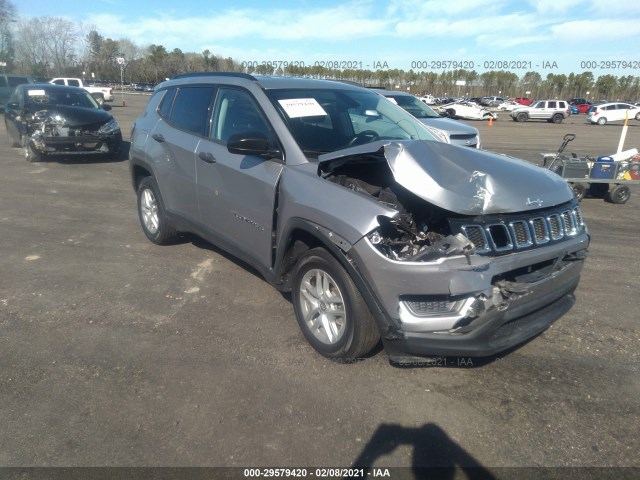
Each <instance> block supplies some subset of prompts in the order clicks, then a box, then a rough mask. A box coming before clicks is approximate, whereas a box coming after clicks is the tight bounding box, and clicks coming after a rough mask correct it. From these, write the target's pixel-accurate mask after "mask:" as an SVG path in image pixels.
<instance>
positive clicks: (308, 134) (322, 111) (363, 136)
mask: <svg viewBox="0 0 640 480" xmlns="http://www.w3.org/2000/svg"><path fill="white" fill-rule="evenodd" d="M267 94H268V95H269V97H270V99H271V102H272V103H273V104H274V105H275V107H276V109H278V111H279V112H280V115H281V116H282V118H283V119H284V121H285V123H286V124H287V126H288V127H289V130H290V132H291V134H292V135H293V136H294V138H295V139H296V141H297V142H298V145H300V148H301V149H302V150H303V151H304V152H305V154H306V155H308V156H310V157H317V156H318V155H320V154H322V153H328V152H333V151H336V150H341V149H343V148H348V147H353V146H356V145H362V144H365V143H371V142H375V141H377V140H429V141H438V140H437V139H436V138H435V137H434V136H433V135H432V134H431V133H430V132H429V131H428V130H427V129H426V128H425V127H424V126H423V125H422V123H420V122H419V121H417V120H416V119H415V118H414V117H412V116H411V115H410V114H409V113H407V112H406V111H404V110H403V109H402V108H399V107H398V106H397V105H394V104H393V103H391V102H389V101H387V100H386V99H385V98H384V97H381V96H380V95H378V94H377V93H373V92H370V91H368V90H351V89H344V90H339V89H286V90H270V91H268V92H267Z"/></svg>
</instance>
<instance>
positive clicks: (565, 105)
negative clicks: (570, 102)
mask: <svg viewBox="0 0 640 480" xmlns="http://www.w3.org/2000/svg"><path fill="white" fill-rule="evenodd" d="M558 108H567V104H566V103H565V102H558Z"/></svg>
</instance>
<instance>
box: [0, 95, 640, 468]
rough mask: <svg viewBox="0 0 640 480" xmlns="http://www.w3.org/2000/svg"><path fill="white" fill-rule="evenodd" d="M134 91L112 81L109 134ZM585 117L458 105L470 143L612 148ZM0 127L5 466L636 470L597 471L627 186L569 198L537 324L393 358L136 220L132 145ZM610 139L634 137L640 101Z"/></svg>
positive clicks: (622, 410) (231, 266) (534, 156)
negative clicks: (355, 353) (503, 342)
mask: <svg viewBox="0 0 640 480" xmlns="http://www.w3.org/2000/svg"><path fill="white" fill-rule="evenodd" d="M123 98H124V102H126V106H123ZM147 98H148V97H145V96H135V95H126V96H124V97H121V96H120V95H118V96H117V97H116V101H115V102H114V103H113V106H114V108H113V110H112V113H113V114H114V115H115V116H116V117H117V118H118V120H119V121H120V123H121V126H122V131H123V135H124V137H125V139H127V140H128V138H129V132H130V128H131V124H132V122H133V120H134V119H135V117H136V116H137V115H138V114H139V113H140V112H141V111H142V109H143V107H144V104H145V103H146V100H147ZM585 122H586V121H585V116H584V115H580V116H573V117H571V118H569V119H568V120H566V121H565V122H564V123H562V124H560V125H554V124H547V123H545V122H533V121H531V122H527V123H516V122H513V121H511V120H510V119H509V118H508V115H506V114H501V119H499V120H498V121H496V122H495V123H494V124H493V125H492V126H489V125H487V124H485V123H480V122H468V123H469V124H472V125H474V126H476V127H478V128H479V129H480V131H481V135H482V141H483V146H484V148H486V149H488V150H493V151H496V152H500V153H505V154H509V155H515V156H520V157H522V158H525V159H527V160H530V161H534V162H538V163H539V162H540V159H541V157H540V155H539V152H540V151H555V150H557V148H558V146H559V145H560V143H561V141H562V137H563V136H564V135H565V134H566V133H575V134H576V135H577V138H576V140H575V141H574V142H573V143H571V144H570V145H569V147H568V148H567V150H568V151H575V152H576V153H578V154H590V155H602V154H607V153H612V152H614V151H615V149H616V147H617V144H618V138H619V135H620V131H621V126H620V125H606V126H592V125H587V124H586V123H585ZM0 144H1V146H0V159H1V163H2V175H1V176H0V272H1V275H0V465H2V466H12V467H20V466H174V467H179V466H180V467H184V466H236V467H247V466H274V467H294V466H300V467H303V466H307V467H310V466H312V467H349V466H351V465H354V464H369V465H374V466H378V467H394V466H433V465H435V466H452V465H455V466H458V467H464V466H484V467H486V468H488V469H489V470H491V472H492V475H493V476H494V477H495V478H506V477H507V476H509V475H510V474H507V473H506V472H507V470H501V469H500V468H498V467H585V466H586V467H607V468H606V469H605V470H601V471H599V472H600V473H604V472H608V473H612V474H614V475H615V476H616V478H625V475H632V474H640V473H639V471H638V470H635V471H634V470H625V469H622V470H616V471H615V472H609V471H608V469H609V468H610V467H632V466H635V467H638V466H640V461H639V458H640V457H638V452H639V451H640V441H639V440H638V439H639V438H640V437H639V436H638V426H639V425H640V408H639V405H640V402H638V398H639V397H640V388H639V381H638V372H639V367H640V355H639V348H638V346H639V336H640V335H639V331H640V330H639V329H638V317H639V315H638V303H639V300H640V295H639V294H638V291H639V282H638V280H639V274H638V268H639V265H640V262H639V259H640V242H639V240H638V239H639V238H640V235H639V234H640V227H639V224H638V216H639V212H640V189H639V188H638V187H637V186H636V187H633V189H632V196H631V199H630V200H629V202H628V203H627V204H625V205H613V204H610V203H606V202H604V201H603V200H600V199H592V198H585V199H584V200H583V201H582V207H583V210H584V214H585V217H586V220H587V223H588V226H589V229H590V232H591V233H592V244H591V249H590V254H591V256H590V258H589V259H588V261H587V264H586V267H585V270H584V274H583V278H582V282H581V284H580V287H579V289H578V292H577V297H578V301H577V304H576V305H575V307H574V308H573V309H572V310H571V311H570V312H569V313H568V314H567V315H565V316H564V317H563V318H561V319H560V320H559V321H558V322H557V323H556V324H555V325H554V326H553V327H552V328H550V329H549V330H548V331H547V332H545V333H544V334H542V335H540V336H539V337H538V338H536V339H534V340H533V341H531V342H529V343H527V344H526V345H523V346H521V347H520V348H518V349H516V350H514V351H512V352H509V353H507V354H504V355H503V356H501V357H499V358H493V359H487V360H483V361H478V360H473V361H471V362H469V363H467V362H466V361H464V362H463V363H462V364H460V362H459V361H458V360H456V359H447V365H446V366H443V365H441V366H439V367H432V368H413V369H410V368H407V369H400V368H395V367H392V366H390V365H389V363H388V361H387V358H386V355H385V354H384V352H379V353H378V354H377V355H375V356H373V357H372V358H370V359H368V360H366V361H363V362H360V363H357V364H354V365H341V364H337V363H333V362H331V361H328V360H326V359H325V358H323V357H321V356H319V355H318V354H316V353H315V352H314V351H313V350H312V348H311V347H310V346H308V345H307V343H306V341H305V340H304V338H303V337H302V334H301V333H300V331H299V329H298V327H297V324H296V321H295V318H294V314H293V308H292V306H291V304H290V302H289V300H288V298H286V297H284V296H282V295H281V294H280V293H278V292H277V291H276V290H275V289H273V288H272V287H271V286H269V285H268V284H267V283H266V282H264V281H263V280H262V279H261V278H260V277H259V276H258V275H257V274H256V273H255V272H254V271H253V270H252V269H250V268H248V267H247V266H245V265H244V264H242V263H241V262H238V261H236V260H235V259H233V258H232V257H230V256H228V255H226V254H224V253H223V252H221V251H219V250H218V249H216V248H215V247H214V246H212V245H210V244H208V243H206V242H204V241H202V240H200V239H198V238H196V237H186V238H185V239H184V241H183V242H181V243H179V244H178V245H173V246H168V247H159V246H155V245H153V244H151V243H150V242H149V241H147V240H146V238H145V237H144V235H143V233H142V231H141V229H140V226H139V224H138V218H137V214H136V208H135V195H134V192H133V190H132V188H131V184H130V181H129V176H128V165H127V162H111V161H95V160H76V159H74V160H60V161H51V162H45V163H40V164H29V163H27V162H25V161H24V159H23V157H22V152H21V150H19V149H13V148H10V147H9V146H8V145H9V143H8V140H7V136H6V132H5V129H4V128H3V127H0ZM625 145H626V146H627V147H631V146H636V147H640V123H639V122H637V121H631V122H630V126H629V134H628V137H627V142H626V144H625ZM634 311H635V312H636V313H635V314H634V313H633V312H634ZM409 472H410V471H409ZM552 472H554V471H553V470H549V471H548V473H552ZM591 472H592V471H591ZM458 473H459V474H460V475H462V476H461V477H459V478H467V477H466V476H465V473H464V471H460V470H458ZM565 473H566V472H565ZM583 473H584V476H583V477H582V478H585V476H586V475H587V471H585V472H583ZM0 476H2V473H1V471H0ZM408 478H412V477H408ZM447 478H454V477H453V476H450V477H447ZM456 478H458V477H456ZM612 478H613V477H612ZM628 478H632V477H631V476H630V477H628Z"/></svg>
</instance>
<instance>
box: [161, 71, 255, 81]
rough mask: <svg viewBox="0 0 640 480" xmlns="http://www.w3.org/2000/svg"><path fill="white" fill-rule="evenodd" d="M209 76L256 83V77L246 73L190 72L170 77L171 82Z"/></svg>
mask: <svg viewBox="0 0 640 480" xmlns="http://www.w3.org/2000/svg"><path fill="white" fill-rule="evenodd" d="M210 76H218V77H237V78H246V79H247V80H253V81H254V82H256V81H258V79H257V78H256V77H254V76H253V75H249V74H248V73H241V72H190V73H180V74H178V75H175V76H174V77H171V80H174V79H176V78H189V77H210Z"/></svg>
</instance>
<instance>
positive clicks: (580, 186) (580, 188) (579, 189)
mask: <svg viewBox="0 0 640 480" xmlns="http://www.w3.org/2000/svg"><path fill="white" fill-rule="evenodd" d="M571 190H573V195H574V196H575V197H576V199H577V200H578V201H580V200H582V199H583V198H584V196H585V195H586V194H587V186H586V185H585V184H584V183H572V184H571Z"/></svg>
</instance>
